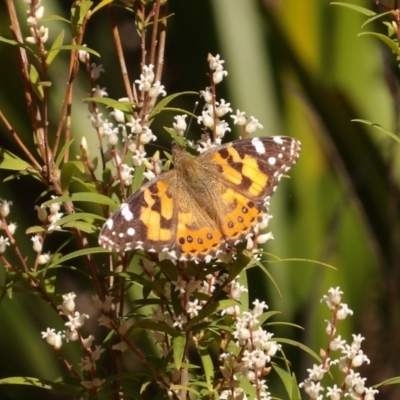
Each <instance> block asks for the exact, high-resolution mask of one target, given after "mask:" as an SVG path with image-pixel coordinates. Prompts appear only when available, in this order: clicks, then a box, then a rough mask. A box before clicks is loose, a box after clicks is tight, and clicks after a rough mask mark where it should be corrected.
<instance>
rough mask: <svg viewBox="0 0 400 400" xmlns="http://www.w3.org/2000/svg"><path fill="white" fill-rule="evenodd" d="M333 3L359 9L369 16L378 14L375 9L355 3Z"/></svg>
mask: <svg viewBox="0 0 400 400" xmlns="http://www.w3.org/2000/svg"><path fill="white" fill-rule="evenodd" d="M331 5H336V6H342V7H347V8H350V9H352V10H354V11H358V12H359V13H361V14H364V15H367V16H368V17H371V16H372V15H375V14H376V12H374V11H372V10H370V9H368V8H365V7H360V6H356V5H354V4H349V3H342V2H336V1H334V2H332V3H331Z"/></svg>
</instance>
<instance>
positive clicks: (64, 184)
mask: <svg viewBox="0 0 400 400" xmlns="http://www.w3.org/2000/svg"><path fill="white" fill-rule="evenodd" d="M75 170H79V171H80V172H82V173H83V172H85V167H84V165H83V162H82V161H68V162H66V163H65V164H64V165H63V166H62V168H61V177H60V180H61V190H62V193H63V194H64V195H66V194H67V193H68V188H69V184H70V183H71V180H72V177H73V176H74V172H75Z"/></svg>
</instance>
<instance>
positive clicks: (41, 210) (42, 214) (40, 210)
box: [34, 204, 47, 222]
mask: <svg viewBox="0 0 400 400" xmlns="http://www.w3.org/2000/svg"><path fill="white" fill-rule="evenodd" d="M34 209H35V210H36V211H37V215H38V218H39V220H40V221H41V222H45V221H46V220H47V210H46V207H45V206H44V205H43V204H42V205H41V206H40V207H39V206H35V208H34Z"/></svg>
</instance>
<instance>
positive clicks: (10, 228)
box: [8, 222, 18, 235]
mask: <svg viewBox="0 0 400 400" xmlns="http://www.w3.org/2000/svg"><path fill="white" fill-rule="evenodd" d="M17 228H18V225H17V224H16V223H15V222H11V223H10V224H8V231H9V232H10V234H11V235H14V233H15V231H16V230H17Z"/></svg>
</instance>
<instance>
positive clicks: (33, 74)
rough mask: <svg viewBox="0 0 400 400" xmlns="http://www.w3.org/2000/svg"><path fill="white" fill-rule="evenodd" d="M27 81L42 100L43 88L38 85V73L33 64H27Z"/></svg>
mask: <svg viewBox="0 0 400 400" xmlns="http://www.w3.org/2000/svg"><path fill="white" fill-rule="evenodd" d="M29 81H30V82H31V84H32V88H33V90H34V91H35V93H36V95H37V96H38V97H39V99H40V100H43V88H42V87H41V86H40V84H39V83H40V79H39V73H38V72H37V69H36V68H35V66H34V65H33V64H29Z"/></svg>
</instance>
